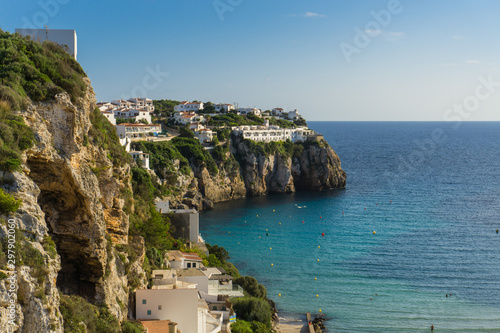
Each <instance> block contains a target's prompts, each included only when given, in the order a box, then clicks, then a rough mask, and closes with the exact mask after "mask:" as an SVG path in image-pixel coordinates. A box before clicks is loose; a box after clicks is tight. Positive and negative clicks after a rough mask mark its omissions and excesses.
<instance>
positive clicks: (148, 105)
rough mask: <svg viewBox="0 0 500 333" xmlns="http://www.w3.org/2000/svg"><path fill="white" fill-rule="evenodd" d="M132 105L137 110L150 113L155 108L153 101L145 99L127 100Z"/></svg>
mask: <svg viewBox="0 0 500 333" xmlns="http://www.w3.org/2000/svg"><path fill="white" fill-rule="evenodd" d="M127 102H130V103H131V104H132V107H133V108H135V109H145V110H147V111H149V112H153V111H154V110H155V107H154V105H153V100H152V99H149V98H145V97H137V98H130V99H128V100H127Z"/></svg>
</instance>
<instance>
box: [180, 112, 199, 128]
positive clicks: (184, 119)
mask: <svg viewBox="0 0 500 333" xmlns="http://www.w3.org/2000/svg"><path fill="white" fill-rule="evenodd" d="M174 121H175V122H176V123H177V124H181V125H187V124H189V123H195V122H198V123H201V122H204V121H205V117H203V116H202V115H199V114H197V113H195V112H194V111H191V112H185V111H183V112H177V113H174Z"/></svg>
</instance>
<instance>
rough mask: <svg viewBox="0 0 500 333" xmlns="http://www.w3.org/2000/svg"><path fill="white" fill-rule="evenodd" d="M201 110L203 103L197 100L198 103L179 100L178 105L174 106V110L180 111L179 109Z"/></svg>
mask: <svg viewBox="0 0 500 333" xmlns="http://www.w3.org/2000/svg"><path fill="white" fill-rule="evenodd" d="M199 110H203V103H201V102H198V103H190V102H186V101H184V102H181V103H180V104H179V105H176V106H174V111H175V112H181V111H195V112H196V111H199Z"/></svg>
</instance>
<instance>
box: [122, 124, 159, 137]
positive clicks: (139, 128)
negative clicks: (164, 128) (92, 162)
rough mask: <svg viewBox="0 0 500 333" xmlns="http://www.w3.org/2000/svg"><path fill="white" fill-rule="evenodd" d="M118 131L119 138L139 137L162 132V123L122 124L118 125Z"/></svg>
mask: <svg viewBox="0 0 500 333" xmlns="http://www.w3.org/2000/svg"><path fill="white" fill-rule="evenodd" d="M116 132H117V133H118V137H119V138H122V139H123V138H125V137H129V138H139V137H141V136H148V135H149V134H150V133H152V134H155V135H157V134H158V133H161V125H154V124H149V125H146V124H120V125H116Z"/></svg>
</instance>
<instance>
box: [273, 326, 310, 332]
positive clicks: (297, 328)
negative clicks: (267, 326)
mask: <svg viewBox="0 0 500 333" xmlns="http://www.w3.org/2000/svg"><path fill="white" fill-rule="evenodd" d="M276 330H277V331H278V332H280V333H307V332H308V330H307V325H305V324H304V325H297V324H277V325H276Z"/></svg>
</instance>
